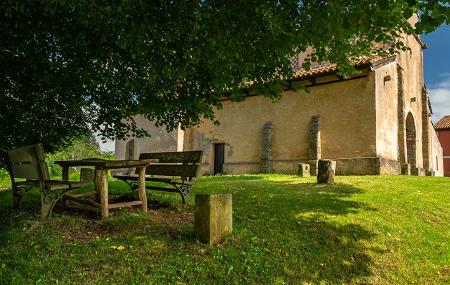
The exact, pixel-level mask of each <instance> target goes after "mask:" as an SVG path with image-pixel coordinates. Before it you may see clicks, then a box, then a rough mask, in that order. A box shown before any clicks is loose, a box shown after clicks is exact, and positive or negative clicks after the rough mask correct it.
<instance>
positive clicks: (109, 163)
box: [55, 158, 158, 169]
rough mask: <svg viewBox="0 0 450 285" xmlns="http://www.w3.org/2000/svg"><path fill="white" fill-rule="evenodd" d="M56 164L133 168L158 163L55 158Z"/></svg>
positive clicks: (141, 160)
mask: <svg viewBox="0 0 450 285" xmlns="http://www.w3.org/2000/svg"><path fill="white" fill-rule="evenodd" d="M55 163H56V164H58V165H60V166H62V167H70V166H94V167H96V168H104V169H118V168H133V167H140V166H147V165H149V164H151V163H158V159H139V160H133V159H132V160H130V159H124V160H106V159H97V158H88V159H79V160H57V161H55Z"/></svg>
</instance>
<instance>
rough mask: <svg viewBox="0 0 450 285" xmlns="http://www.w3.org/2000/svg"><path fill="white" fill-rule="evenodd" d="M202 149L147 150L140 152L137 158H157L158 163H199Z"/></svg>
mask: <svg viewBox="0 0 450 285" xmlns="http://www.w3.org/2000/svg"><path fill="white" fill-rule="evenodd" d="M202 153H203V152H202V151H176V152H149V153H141V154H140V155H139V159H158V160H159V162H160V163H178V162H179V163H199V162H200V160H201V158H202Z"/></svg>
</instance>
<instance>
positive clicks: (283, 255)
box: [0, 176, 380, 284]
mask: <svg viewBox="0 0 450 285" xmlns="http://www.w3.org/2000/svg"><path fill="white" fill-rule="evenodd" d="M278 178H279V177H278ZM278 178H277V179H271V178H270V176H245V177H244V178H238V179H233V177H226V176H225V177H219V178H211V177H208V178H206V179H201V180H200V181H198V183H196V184H195V187H194V194H195V193H217V192H227V193H233V211H234V214H233V219H234V221H233V222H234V228H235V230H234V235H233V236H232V237H230V238H228V239H226V240H225V242H224V243H223V244H222V245H220V246H218V247H205V246H203V245H201V244H198V243H197V242H196V241H195V239H194V237H193V229H192V226H193V216H192V213H193V207H192V205H188V206H186V207H181V208H178V207H174V206H173V205H174V204H172V203H170V202H166V201H163V202H161V201H159V200H158V199H155V200H153V199H151V200H150V201H151V202H150V205H151V206H150V209H151V210H150V212H149V214H143V213H140V212H138V211H136V212H133V211H126V212H124V213H123V215H122V212H119V214H118V215H117V216H115V217H113V218H112V219H110V220H107V221H99V220H83V217H82V218H79V216H78V218H76V219H74V218H72V217H71V216H70V214H71V213H69V215H65V214H63V215H61V214H59V216H58V217H59V218H58V220H56V221H53V222H52V221H49V222H47V224H46V225H45V227H47V228H44V229H43V230H42V231H41V234H40V235H39V236H40V237H41V238H44V239H45V238H52V237H54V236H61V234H62V235H63V236H67V232H69V236H70V235H74V233H76V232H86V231H90V232H92V233H91V234H89V235H85V236H86V237H85V240H86V244H88V245H87V246H86V247H87V248H89V250H90V248H91V247H93V248H95V246H94V245H92V244H90V241H91V240H92V239H95V235H97V234H98V232H103V233H106V234H107V236H111V238H117V239H118V240H122V241H123V243H127V244H130V245H135V248H139V250H138V251H134V254H135V255H136V256H135V257H134V256H133V257H132V256H131V255H130V256H128V258H136V262H139V260H145V259H148V256H149V255H150V256H151V254H149V252H152V251H155V248H154V246H153V245H154V244H155V242H154V241H158V242H159V243H162V244H164V247H163V248H162V249H161V251H162V252H164V254H161V253H160V252H155V253H154V255H153V256H155V257H154V258H155V259H154V260H152V262H149V263H148V264H146V263H142V264H139V265H138V267H139V266H140V267H143V269H142V272H148V271H149V269H148V268H147V266H150V265H151V264H161V269H160V270H161V272H159V271H157V270H159V269H157V268H152V269H151V272H153V273H152V274H154V276H162V275H158V274H159V273H161V274H164V276H167V277H165V278H167V279H163V280H158V281H164V282H162V283H170V282H172V281H174V280H173V279H170V278H172V277H173V276H176V277H177V278H180V280H181V281H183V282H185V283H190V281H191V282H193V283H208V282H210V281H211V280H214V281H215V282H216V283H220V284H223V283H247V284H251V283H252V284H269V283H274V282H275V281H277V280H278V281H280V282H281V283H282V282H284V283H285V284H303V283H312V284H320V283H332V284H341V283H345V284H351V283H367V280H366V278H367V277H369V276H370V275H371V272H370V267H371V264H372V259H371V257H370V253H371V252H378V251H380V249H378V248H375V247H373V246H372V245H371V244H372V243H371V241H372V239H373V238H374V233H373V232H371V231H370V230H368V229H367V227H365V225H364V221H361V220H358V219H357V218H355V216H356V215H357V214H358V212H360V211H376V209H373V208H371V207H369V206H368V205H366V204H364V203H361V202H358V201H355V199H354V197H355V196H357V195H362V194H363V193H364V190H362V189H358V188H355V187H353V186H351V185H346V184H335V185H332V186H329V185H317V184H315V183H307V182H309V180H299V179H293V178H290V177H287V178H283V177H281V178H279V179H278ZM7 194H8V193H0V201H1V202H0V205H1V211H6V212H5V213H4V214H2V217H0V222H1V224H2V229H1V230H0V242H1V241H2V238H1V236H4V237H5V233H6V232H8V231H10V232H15V233H16V234H12V233H10V234H8V235H6V236H8V238H9V239H11V238H14V237H16V238H17V239H23V238H24V237H23V236H21V234H22V232H21V228H20V227H21V226H22V225H21V224H20V223H18V222H16V221H14V218H13V217H12V216H13V215H18V214H19V215H20V213H21V211H17V210H10V209H9V206H8V205H10V204H8V200H9V201H10V199H8V198H7V197H6V196H7ZM9 194H10V193H9ZM171 195H174V194H171ZM175 196H177V195H174V196H173V197H175ZM37 197H38V196H37ZM4 198H6V199H4ZM30 199H31V200H30V201H24V202H25V205H24V206H25V209H28V210H25V213H27V211H33V210H30V209H32V207H36V209H38V207H39V200H36V196H34V198H33V197H31V198H30ZM28 203H30V204H28ZM22 211H23V210H22ZM33 215H34V212H31V215H25V217H24V218H22V220H23V219H26V218H28V219H34V220H37V219H38V218H36V216H34V217H33ZM61 220H62V221H61ZM5 225H6V228H5V227H3V226H5ZM55 225H56V226H55ZM47 229H50V231H47V232H46V230H47ZM33 234H36V233H33ZM80 239H81V238H80ZM3 240H6V238H4V239H3ZM69 241H70V242H72V241H73V239H72V240H67V241H65V242H69ZM78 241H79V240H78ZM79 246H80V247H81V246H82V245H79ZM146 246H148V247H146ZM72 247H73V246H72ZM107 248H109V247H107ZM23 250H24V251H25V250H26V248H24V249H23ZM85 250H87V249H85ZM4 255H5V254H4ZM180 256H185V257H183V258H181V259H180ZM30 258H31V259H38V258H39V256H38V254H35V255H31V257H30ZM78 258H80V261H79V263H83V261H82V257H81V256H78ZM90 258H92V259H95V258H96V257H95V256H91V257H90ZM55 260H56V262H63V263H64V262H65V257H64V256H60V257H55ZM71 262H73V266H74V267H77V266H79V264H78V263H77V262H75V261H73V258H72V261H71ZM110 262H115V261H110ZM93 263H95V262H93ZM189 264H191V266H189ZM192 264H195V266H193V265H192ZM115 266H117V267H118V268H121V266H123V265H122V264H121V263H117V264H116V265H115ZM230 268H231V269H230ZM16 270H18V271H19V272H20V269H16ZM119 272H127V271H126V270H125V271H120V270H118V271H117V273H116V272H114V273H111V274H113V275H114V274H116V275H117V276H116V277H117V278H118V279H117V280H119V281H120V280H122V281H126V280H128V281H129V280H130V279H129V276H127V275H126V273H123V274H124V275H123V276H122V275H120V274H122V273H119ZM128 272H129V274H133V275H134V277H133V278H136V279H135V280H138V281H139V280H142V279H140V278H141V277H142V278H144V276H141V275H139V274H142V273H139V272H133V271H130V270H129V271H128ZM180 272H182V273H180ZM18 274H22V275H26V274H25V273H24V272H20V273H18ZM147 277H148V276H147ZM99 278H100V277H99ZM121 278H122V279H121ZM202 278H203V279H202ZM155 280H156V279H155ZM103 281H106V280H103ZM100 283H101V282H100ZM156 283H158V282H156ZM172 283H173V282H172Z"/></svg>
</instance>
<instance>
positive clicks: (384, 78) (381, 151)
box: [375, 62, 399, 160]
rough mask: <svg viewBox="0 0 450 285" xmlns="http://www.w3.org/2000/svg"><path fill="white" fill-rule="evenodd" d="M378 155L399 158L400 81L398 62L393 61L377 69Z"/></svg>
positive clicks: (392, 158)
mask: <svg viewBox="0 0 450 285" xmlns="http://www.w3.org/2000/svg"><path fill="white" fill-rule="evenodd" d="M375 80H376V93H375V94H376V95H375V98H376V99H375V101H376V108H377V110H378V112H377V113H376V125H377V132H376V149H377V156H380V157H383V158H387V159H391V160H398V155H399V154H398V135H397V134H398V127H399V126H398V125H399V124H398V120H397V116H398V97H397V92H398V88H397V87H398V83H397V64H396V62H392V63H389V64H386V65H384V66H382V67H380V68H378V69H376V70H375Z"/></svg>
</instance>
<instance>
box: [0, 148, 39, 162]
mask: <svg viewBox="0 0 450 285" xmlns="http://www.w3.org/2000/svg"><path fill="white" fill-rule="evenodd" d="M39 149H40V150H42V151H39ZM43 149H44V147H43V146H42V144H34V145H27V146H22V147H18V148H15V149H11V150H8V158H9V162H10V163H16V162H38V161H41V160H43V157H39V155H40V154H41V153H43Z"/></svg>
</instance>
